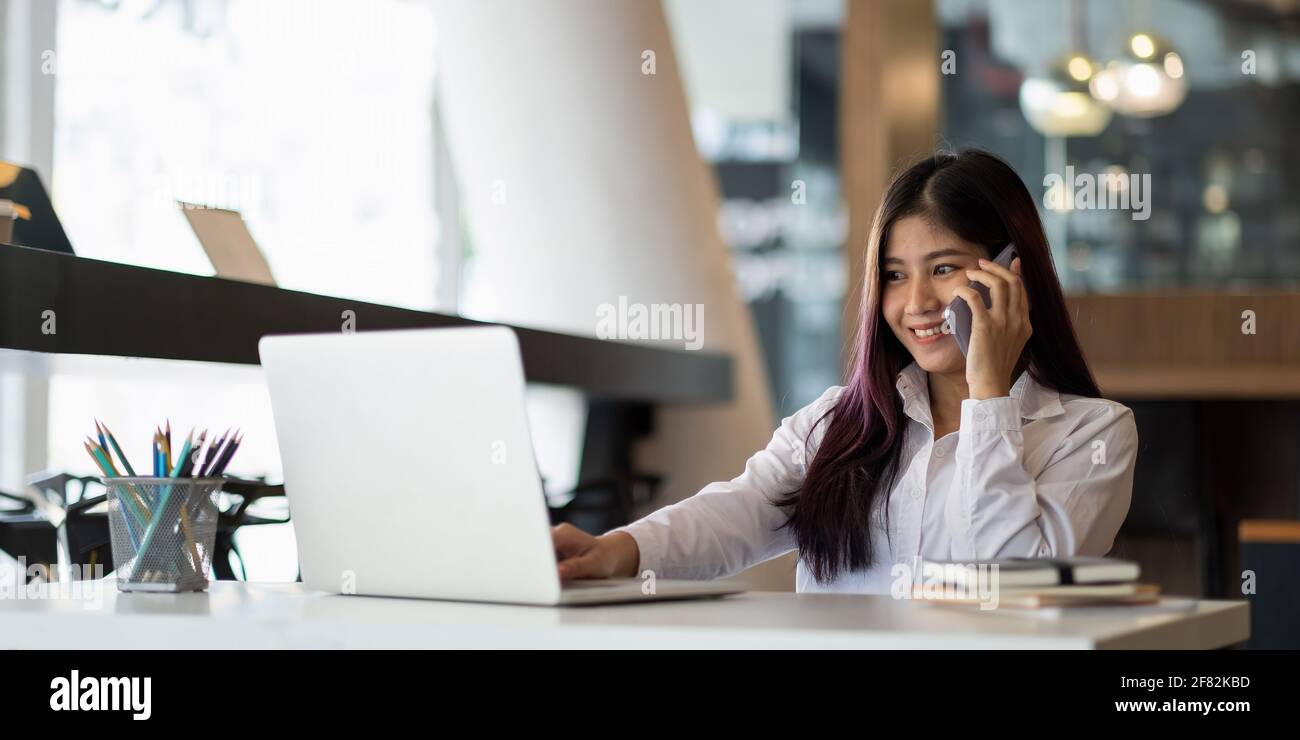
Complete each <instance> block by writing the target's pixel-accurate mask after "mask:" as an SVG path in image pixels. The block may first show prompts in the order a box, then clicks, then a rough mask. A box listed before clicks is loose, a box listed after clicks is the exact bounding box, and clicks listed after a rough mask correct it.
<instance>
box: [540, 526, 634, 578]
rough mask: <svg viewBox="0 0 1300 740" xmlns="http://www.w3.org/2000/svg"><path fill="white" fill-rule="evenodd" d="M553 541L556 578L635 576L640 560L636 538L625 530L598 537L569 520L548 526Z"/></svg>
mask: <svg viewBox="0 0 1300 740" xmlns="http://www.w3.org/2000/svg"><path fill="white" fill-rule="evenodd" d="M551 539H552V540H553V541H554V542H555V560H556V562H557V563H559V571H560V580H561V581H570V580H573V579H575V578H635V577H636V572H637V568H638V567H639V566H640V564H641V551H640V550H639V549H638V548H637V544H636V540H635V539H634V538H633V537H632V535H630V534H628V533H626V532H610V533H609V534H603V535H601V536H599V537H593V536H592V535H590V534H587V533H586V532H584V531H582V530H581V529H578V528H577V527H575V526H573V525H572V524H568V523H565V524H560V525H557V526H554V527H551Z"/></svg>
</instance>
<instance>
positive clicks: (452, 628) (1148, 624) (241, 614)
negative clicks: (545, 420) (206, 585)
mask: <svg viewBox="0 0 1300 740" xmlns="http://www.w3.org/2000/svg"><path fill="white" fill-rule="evenodd" d="M79 585H80V584H79ZM86 587H87V589H88V590H87V591H86V592H82V593H80V594H77V593H72V594H67V595H65V597H64V598H42V599H33V598H22V599H19V598H12V597H8V598H0V649H11V648H31V649H71V650H84V649H96V648H126V649H139V648H185V647H197V648H210V649H227V648H893V649H899V648H940V649H960V648H989V649H999V650H1001V649H1009V648H1067V649H1068V648H1081V649H1090V648H1218V647H1225V646H1229V645H1233V644H1235V643H1238V642H1242V641H1244V640H1245V639H1246V638H1247V637H1248V636H1249V627H1250V612H1249V606H1248V604H1247V603H1246V602H1244V601H1196V600H1191V599H1176V598H1171V599H1164V600H1162V601H1161V602H1160V604H1158V605H1152V606H1147V607H1127V608H1118V607H1105V608H1086V609H1074V610H1066V611H1061V612H1049V613H1045V614H1044V613H1035V612H1022V611H1015V610H1010V609H999V610H993V611H988V612H978V611H966V610H958V609H955V608H952V607H940V606H935V605H933V604H925V603H920V602H916V601H896V600H894V599H892V598H890V597H888V596H847V595H838V594H805V595H798V594H792V593H761V592H755V593H747V594H741V595H737V596H728V597H725V598H722V599H710V600H706V601H679V602H660V603H647V604H622V605H610V606H598V607H565V608H557V607H535V606H502V605H492V604H466V603H455V602H443V601H422V600H414V599H381V598H372V597H362V596H336V595H329V594H324V593H320V592H315V591H308V590H306V589H304V588H303V586H302V584H294V583H232V582H217V583H214V584H212V587H211V589H210V590H209V591H208V592H207V593H191V594H138V593H133V594H123V593H118V591H117V588H116V586H115V585H114V584H113V583H112V582H106V583H93V584H87V585H86Z"/></svg>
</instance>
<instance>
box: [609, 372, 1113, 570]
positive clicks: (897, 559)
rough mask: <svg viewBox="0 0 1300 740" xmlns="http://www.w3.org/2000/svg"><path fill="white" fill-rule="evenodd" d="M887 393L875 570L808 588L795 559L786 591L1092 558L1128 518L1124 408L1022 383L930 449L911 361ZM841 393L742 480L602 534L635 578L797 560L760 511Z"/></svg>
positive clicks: (788, 536) (821, 401) (832, 393)
mask: <svg viewBox="0 0 1300 740" xmlns="http://www.w3.org/2000/svg"><path fill="white" fill-rule="evenodd" d="M897 387H898V392H899V394H900V395H901V396H902V398H903V412H904V413H905V414H906V415H907V416H908V417H909V419H908V423H907V431H906V438H905V440H904V448H903V455H902V458H901V459H900V462H899V464H900V466H901V467H900V472H899V475H898V477H897V479H896V481H895V484H894V489H893V491H892V493H891V495H890V500H889V524H890V526H891V529H890V532H889V536H888V537H886V533H885V531H884V519H883V517H881V516H880V513H881V509H880V508H879V507H877V510H876V512H875V514H874V515H873V519H875V520H876V521H877V524H876V526H874V527H873V531H872V533H871V536H872V537H873V543H872V544H873V548H874V552H875V553H877V558H878V559H879V560H878V562H877V563H875V564H873V565H872V566H870V567H868V568H866V569H864V570H858V571H853V572H849V573H845V574H843V575H841V576H840V577H839V578H838V579H836V580H835V581H833V582H831V583H828V584H819V583H817V581H816V580H815V579H814V578H813V577H812V573H811V571H809V570H808V569H806V568H805V566H804V563H803V561H802V560H800V561H799V564H798V567H797V568H796V571H795V590H796V591H798V592H801V593H805V592H817V591H828V592H845V593H890V590H891V583H893V582H894V581H895V580H897V579H898V578H899V576H900V574H903V573H913V572H914V571H919V562H918V559H921V560H925V561H930V560H946V561H960V562H971V561H975V560H990V559H996V558H1008V557H1039V556H1042V557H1069V556H1074V555H1097V556H1100V555H1105V554H1106V553H1107V552H1108V551H1109V550H1110V548H1111V545H1112V544H1113V543H1114V539H1115V534H1116V533H1117V532H1118V531H1119V528H1120V525H1121V524H1123V522H1124V517H1125V516H1127V515H1128V507H1129V499H1130V498H1131V496H1132V492H1133V464H1134V461H1135V459H1136V458H1137V449H1138V435H1137V427H1136V425H1135V424H1134V423H1133V412H1132V411H1130V410H1129V409H1128V408H1127V407H1126V406H1124V405H1122V404H1119V403H1116V402H1114V401H1108V400H1105V399H1100V398H1087V397H1082V396H1075V395H1070V394H1058V393H1057V392H1056V391H1053V390H1051V389H1049V388H1045V387H1043V386H1041V385H1039V384H1038V383H1036V382H1034V380H1033V379H1032V378H1030V377H1029V373H1028V372H1025V373H1022V374H1021V376H1020V377H1019V378H1018V379H1017V380H1016V383H1015V385H1014V386H1012V388H1011V395H1010V396H1004V397H1001V398H989V399H985V400H982V401H981V400H974V399H966V400H964V401H962V403H961V426H960V428H959V429H958V431H956V432H952V433H950V434H948V435H946V436H944V437H943V438H941V439H939V440H935V439H934V424H933V421H932V420H931V416H930V394H929V387H928V380H927V375H926V373H925V371H923V370H922V369H921V368H920V367H919V366H918V365H917V364H916V363H915V362H913V363H912V364H910V365H908V366H907V367H906V368H905V369H904V370H903V372H901V373H899V376H898V383H897ZM843 390H844V389H843V387H842V386H834V387H832V388H830V389H829V390H827V391H826V392H825V393H823V394H822V396H821V398H818V399H817V400H816V401H814V402H813V403H811V404H809V405H808V406H805V407H804V408H803V409H800V410H799V411H797V412H796V413H795V414H794V415H793V416H789V417H787V418H785V419H784V420H782V422H781V426H780V428H778V429H777V430H776V433H775V434H774V435H773V436H772V441H771V442H769V443H768V445H767V447H766V448H765V449H763V450H760V451H759V452H757V453H756V454H754V456H753V457H751V458H749V461H748V462H747V463H745V472H743V473H741V474H740V476H738V477H736V478H733V479H732V480H730V481H725V482H717V483H711V484H709V485H708V486H705V487H704V489H703V490H701V491H700V492H699V493H697V494H695V495H694V496H691V497H690V498H687V499H684V500H682V501H680V502H678V503H676V504H673V505H671V506H667V507H664V508H662V509H660V510H658V511H656V512H654V513H652V514H650V515H648V516H646V517H644V518H642V519H640V520H638V521H635V522H633V523H631V524H629V525H627V526H625V527H618V528H617V529H615V530H612V531H625V532H627V533H628V534H630V535H632V537H633V538H635V539H636V543H637V546H638V547H639V548H640V551H641V566H640V572H641V573H644V572H645V571H647V570H650V571H653V572H654V573H655V575H656V577H659V578H689V579H710V578H724V577H728V576H732V575H735V574H737V573H740V572H741V571H743V570H745V569H746V568H749V567H750V566H753V565H756V564H758V563H761V562H763V561H765V560H769V559H771V558H774V557H777V556H778V555H782V554H784V553H787V552H789V551H791V550H794V549H796V548H797V544H796V542H795V540H794V536H793V534H792V533H791V532H790V531H789V530H788V529H781V530H778V529H777V528H778V527H779V526H780V525H781V524H784V523H785V520H786V514H785V511H783V510H782V509H779V508H778V507H776V506H775V505H774V504H773V503H772V502H773V501H775V500H776V499H777V497H778V496H779V495H780V494H783V493H786V492H789V491H792V490H795V489H797V488H798V487H799V486H800V485H801V484H802V482H803V478H804V473H805V471H806V463H808V462H811V460H812V458H813V454H814V452H815V450H816V446H817V444H818V443H820V440H821V437H822V435H823V434H824V433H825V429H826V427H827V424H828V423H829V421H830V420H829V418H828V419H827V421H826V422H823V423H822V424H819V425H818V426H817V430H816V433H815V434H814V435H813V436H812V438H811V439H810V442H809V444H810V449H809V451H807V452H804V451H803V450H802V448H803V445H804V439H805V437H806V436H807V434H808V431H809V429H810V428H811V427H812V425H813V424H814V423H815V422H816V421H817V419H818V418H819V417H820V416H821V414H822V412H824V411H825V410H826V409H827V408H828V407H831V406H833V405H834V403H835V401H836V399H837V398H839V395H840V392H841V391H843ZM879 500H880V499H877V501H879ZM886 554H887V557H886V556H885V555H886ZM895 564H903V565H905V566H906V570H904V569H902V568H898V569H896V568H895ZM915 575H916V577H919V572H918V573H915Z"/></svg>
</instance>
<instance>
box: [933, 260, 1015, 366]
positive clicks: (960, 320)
mask: <svg viewBox="0 0 1300 740" xmlns="http://www.w3.org/2000/svg"><path fill="white" fill-rule="evenodd" d="M1015 258H1016V245H1015V244H1008V245H1007V246H1005V247H1003V248H1002V251H1001V252H999V253H998V256H997V257H994V258H993V261H994V262H995V263H997V264H999V265H1002V266H1003V267H1005V268H1007V269H1008V270H1010V269H1011V261H1012V260H1014V259H1015ZM970 287H972V288H974V289H975V291H976V292H977V293H979V294H980V297H982V298H983V299H984V307H985V308H991V307H992V306H993V297H992V296H990V295H989V289H988V286H986V285H985V284H984V283H978V282H975V281H974V280H972V281H970ZM943 320H944V329H945V332H946V333H948V334H952V335H953V338H954V339H956V340H957V346H958V347H961V353H962V355H963V356H964V355H966V354H968V353H969V352H970V324H971V313H970V306H968V305H967V304H966V301H965V299H963V298H954V299H952V303H949V304H948V307H947V308H945V309H943Z"/></svg>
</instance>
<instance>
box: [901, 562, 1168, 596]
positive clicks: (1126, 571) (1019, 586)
mask: <svg viewBox="0 0 1300 740" xmlns="http://www.w3.org/2000/svg"><path fill="white" fill-rule="evenodd" d="M1138 573H1139V569H1138V565H1137V563H1133V562H1129V561H1126V560H1116V559H1113V558H1085V557H1077V558H1010V559H1006V560H991V561H984V562H976V563H951V562H926V563H925V564H924V565H923V567H922V570H921V577H922V583H920V584H917V585H916V586H915V587H914V593H913V595H914V597H915V598H918V599H926V600H928V601H933V602H935V603H941V604H959V605H972V604H981V605H982V604H989V603H990V602H992V603H996V605H997V606H1002V607H1010V608H1019V609H1039V608H1043V607H1054V606H1098V605H1117V604H1150V603H1153V602H1155V601H1156V600H1157V599H1158V598H1159V596H1160V587H1159V586H1155V585H1150V584H1141V583H1138V582H1137V579H1138Z"/></svg>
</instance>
